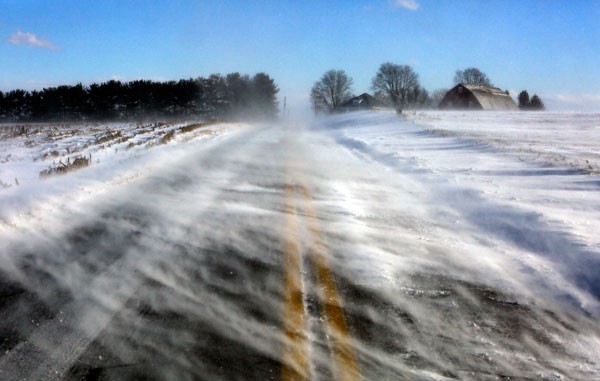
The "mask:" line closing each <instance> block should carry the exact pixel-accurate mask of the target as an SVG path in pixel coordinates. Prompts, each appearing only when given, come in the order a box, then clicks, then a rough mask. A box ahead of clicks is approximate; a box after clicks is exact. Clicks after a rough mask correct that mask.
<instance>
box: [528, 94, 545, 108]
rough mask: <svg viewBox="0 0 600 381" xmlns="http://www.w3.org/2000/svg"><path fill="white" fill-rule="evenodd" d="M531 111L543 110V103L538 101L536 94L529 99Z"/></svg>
mask: <svg viewBox="0 0 600 381" xmlns="http://www.w3.org/2000/svg"><path fill="white" fill-rule="evenodd" d="M530 107H531V109H532V110H544V109H545V107H544V103H543V102H542V100H541V99H540V97H538V96H537V94H534V95H533V97H531V106H530Z"/></svg>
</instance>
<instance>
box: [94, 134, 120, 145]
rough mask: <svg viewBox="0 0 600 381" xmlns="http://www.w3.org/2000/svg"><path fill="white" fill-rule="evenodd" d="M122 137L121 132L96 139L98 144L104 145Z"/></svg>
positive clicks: (103, 135)
mask: <svg viewBox="0 0 600 381" xmlns="http://www.w3.org/2000/svg"><path fill="white" fill-rule="evenodd" d="M122 136H123V135H122V134H121V131H117V132H109V133H106V134H102V135H101V136H98V137H96V144H103V143H106V142H109V141H111V140H115V139H118V138H120V137H122Z"/></svg>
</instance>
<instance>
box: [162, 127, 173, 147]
mask: <svg viewBox="0 0 600 381" xmlns="http://www.w3.org/2000/svg"><path fill="white" fill-rule="evenodd" d="M174 137H175V130H171V131H169V132H167V133H166V134H164V135H163V137H162V138H161V139H160V142H159V144H167V143H168V142H169V141H171V140H172V139H173V138H174Z"/></svg>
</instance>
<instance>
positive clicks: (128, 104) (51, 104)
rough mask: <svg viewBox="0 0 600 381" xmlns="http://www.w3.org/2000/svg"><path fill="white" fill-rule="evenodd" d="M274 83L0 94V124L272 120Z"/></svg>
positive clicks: (215, 79)
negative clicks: (160, 119)
mask: <svg viewBox="0 0 600 381" xmlns="http://www.w3.org/2000/svg"><path fill="white" fill-rule="evenodd" d="M278 91H279V89H278V87H277V85H276V83H275V81H274V80H273V79H272V78H271V77H269V75H267V74H265V73H258V74H256V75H254V76H252V77H250V76H249V75H242V74H240V73H231V74H228V75H226V76H222V75H220V74H213V75H210V76H209V77H207V78H204V77H199V78H196V79H192V78H190V79H182V80H179V81H167V82H158V81H150V80H135V81H130V82H121V81H116V80H111V81H107V82H103V83H99V84H97V83H93V84H91V85H89V86H84V85H82V84H81V83H79V84H76V85H73V86H68V85H63V86H57V87H49V88H45V89H43V90H33V91H25V90H12V91H8V92H5V93H4V92H2V91H0V121H5V122H13V121H67V120H137V119H148V118H169V117H193V116H202V117H215V118H238V117H243V118H274V117H275V116H276V115H277V112H278V106H277V98H276V95H277V93H278Z"/></svg>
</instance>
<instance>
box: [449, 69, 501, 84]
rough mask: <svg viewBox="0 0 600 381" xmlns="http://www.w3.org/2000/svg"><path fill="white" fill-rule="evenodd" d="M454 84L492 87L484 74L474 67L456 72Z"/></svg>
mask: <svg viewBox="0 0 600 381" xmlns="http://www.w3.org/2000/svg"><path fill="white" fill-rule="evenodd" d="M454 83H455V84H457V85H458V84H460V83H462V84H464V85H483V86H492V82H491V81H490V79H489V78H488V76H487V75H485V73H484V72H482V71H481V70H479V69H477V68H476V67H470V68H468V69H465V70H457V71H456V74H455V75H454Z"/></svg>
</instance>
